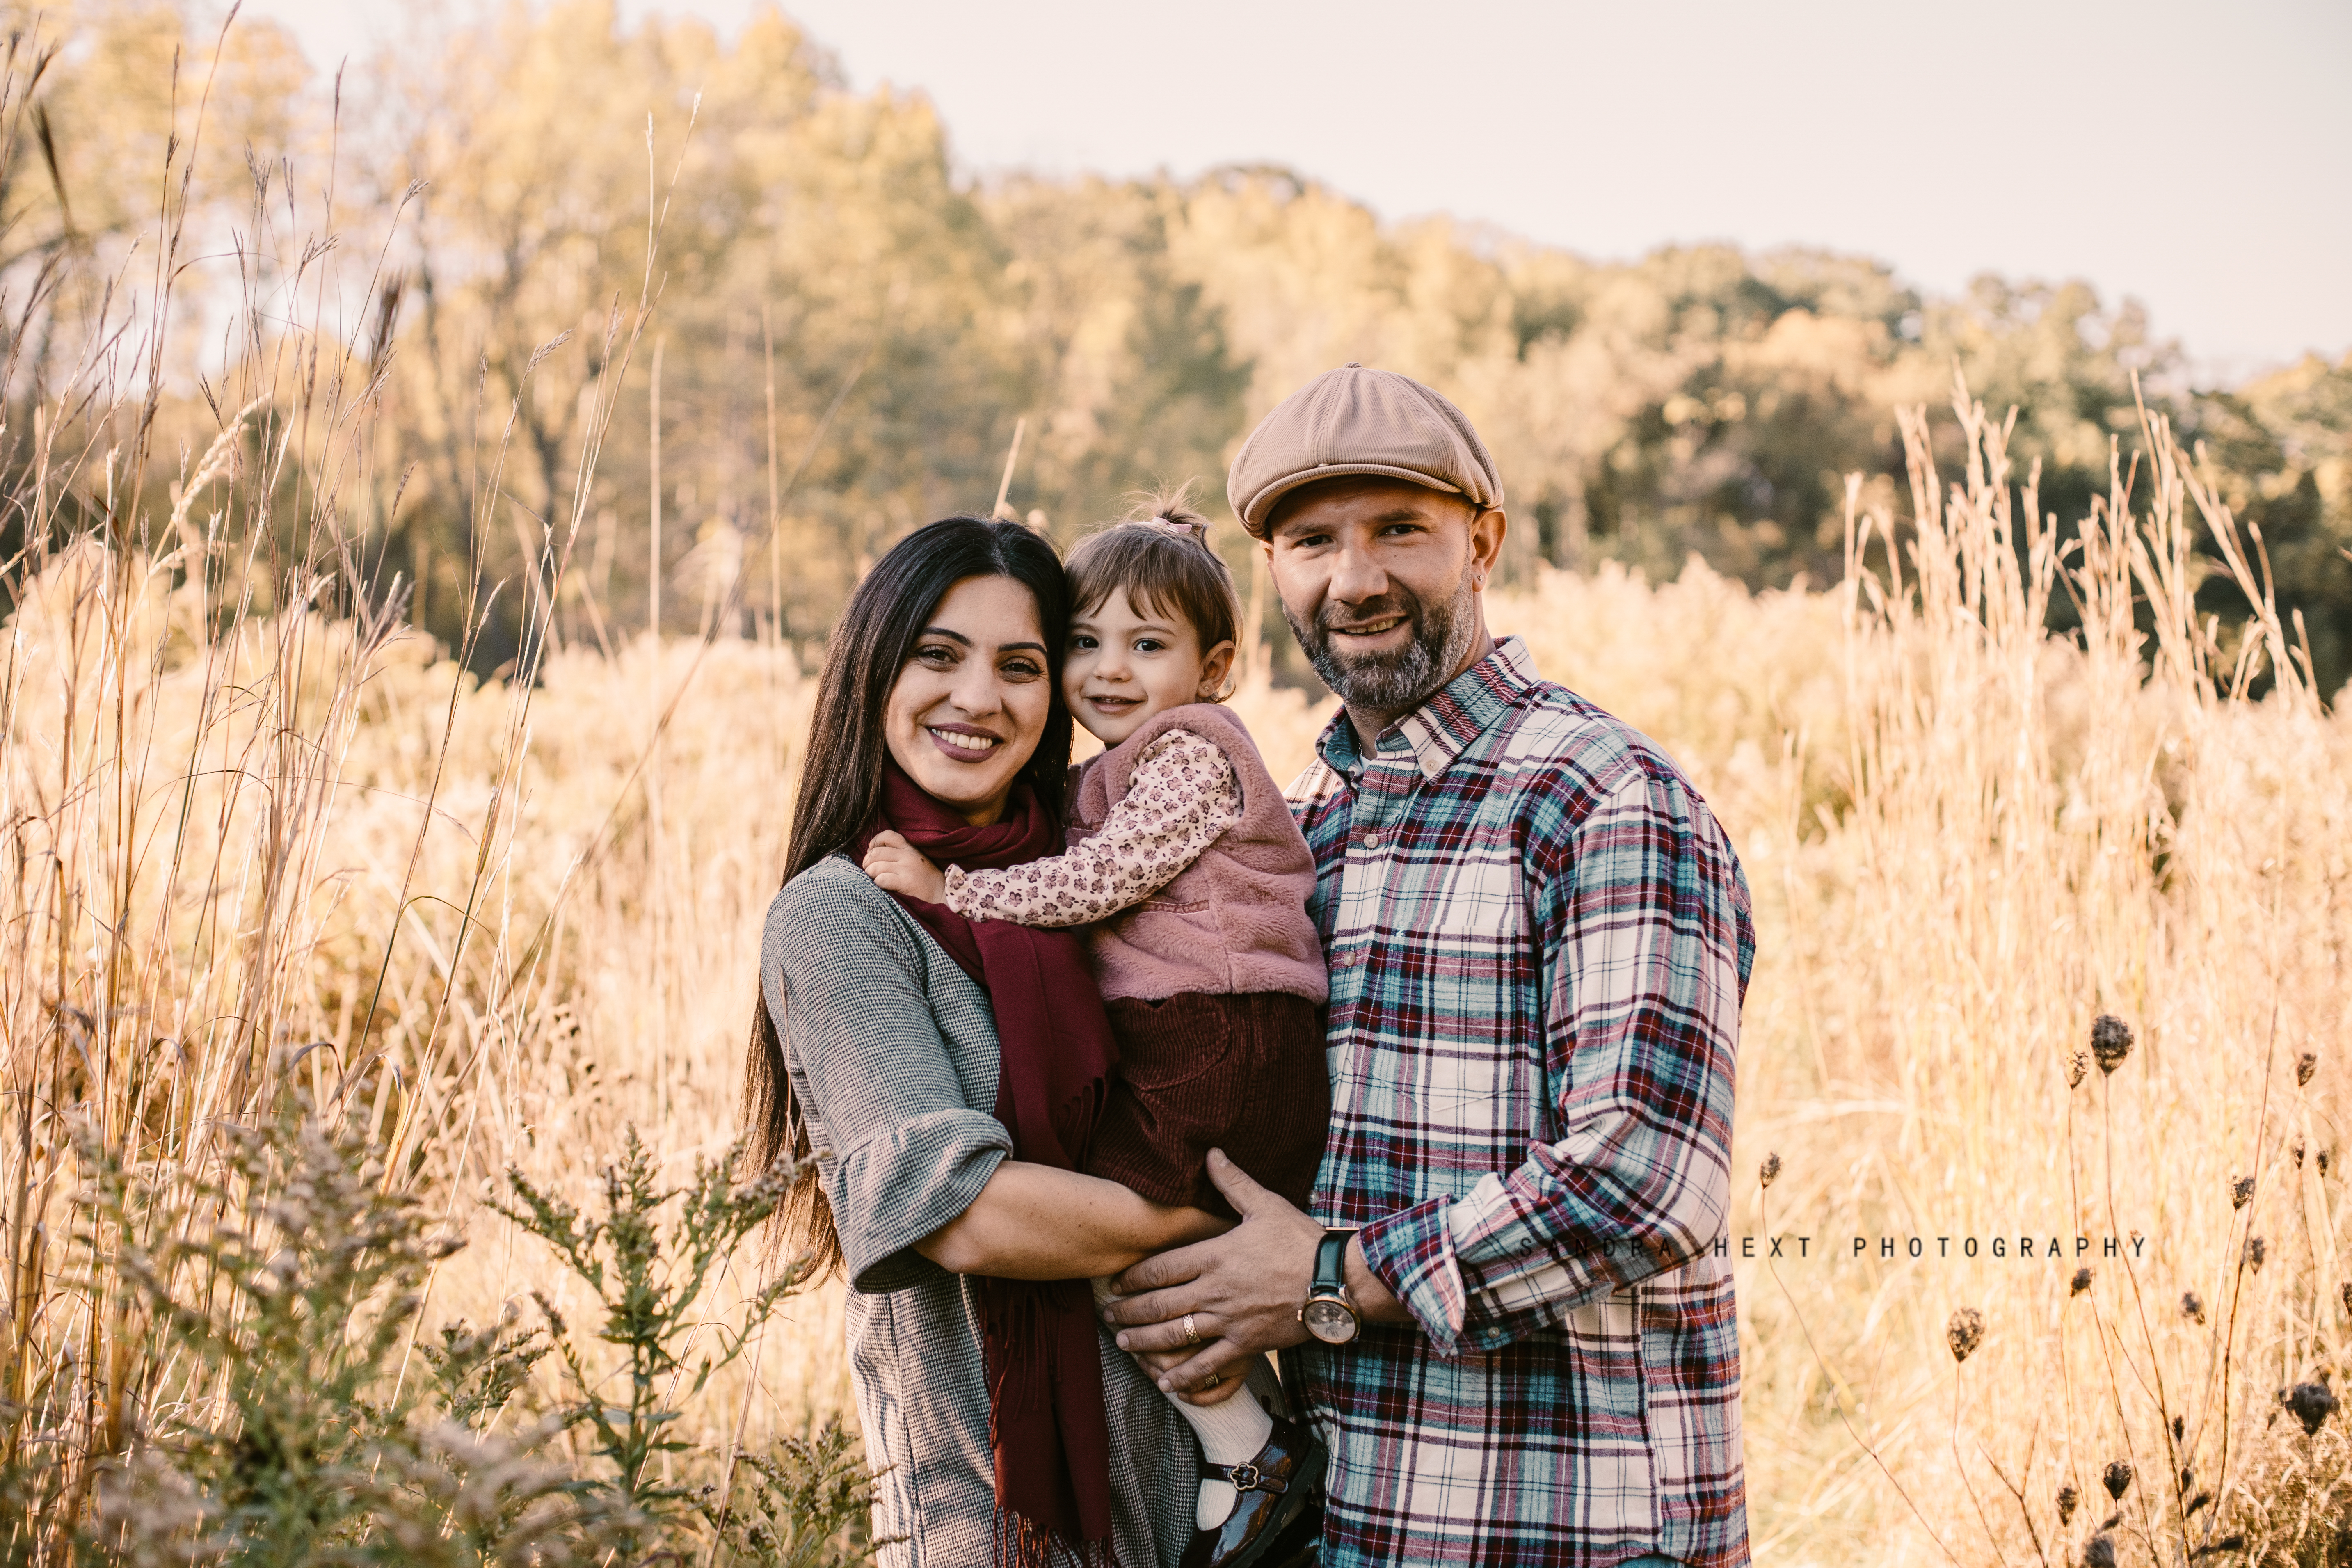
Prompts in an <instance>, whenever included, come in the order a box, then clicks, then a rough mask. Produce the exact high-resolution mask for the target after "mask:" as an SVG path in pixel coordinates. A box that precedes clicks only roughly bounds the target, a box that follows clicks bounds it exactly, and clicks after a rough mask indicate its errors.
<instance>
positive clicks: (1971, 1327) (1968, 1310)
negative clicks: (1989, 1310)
mask: <svg viewBox="0 0 2352 1568" xmlns="http://www.w3.org/2000/svg"><path fill="white" fill-rule="evenodd" d="M1984 1331H1985V1321H1984V1314H1983V1313H1982V1312H1979V1311H1978V1310H1976V1309H1975V1308H1974V1307H1962V1308H1961V1309H1960V1310H1958V1311H1957V1312H1954V1313H1953V1314H1952V1321H1950V1322H1949V1323H1948V1324H1946V1325H1945V1328H1944V1342H1945V1343H1946V1344H1948V1345H1949V1346H1951V1347H1952V1359H1953V1360H1954V1361H1955V1362H1963V1361H1966V1360H1968V1359H1969V1356H1971V1355H1974V1354H1975V1353H1976V1350H1977V1347H1978V1346H1979V1345H1981V1344H1982V1343H1984Z"/></svg>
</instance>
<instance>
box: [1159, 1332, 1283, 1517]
mask: <svg viewBox="0 0 2352 1568" xmlns="http://www.w3.org/2000/svg"><path fill="white" fill-rule="evenodd" d="M1258 1359H1261V1360H1262V1359H1264V1358H1262V1357H1261V1358H1258ZM1176 1414H1178V1415H1181V1416H1182V1417H1184V1419H1185V1420H1186V1421H1187V1422H1189V1423H1191V1425H1192V1436H1195V1437H1198V1438H1199V1439H1200V1440H1201V1452H1202V1455H1203V1456H1205V1457H1206V1458H1207V1459H1208V1461H1209V1463H1211V1464H1213V1465H1238V1464H1241V1463H1242V1462H1243V1461H1244V1460H1247V1459H1255V1458H1257V1456H1258V1451H1259V1450H1260V1449H1262V1448H1264V1447H1265V1442H1266V1439H1267V1438H1269V1437H1271V1436H1274V1417H1273V1416H1271V1415H1267V1414H1266V1413H1265V1405H1260V1404H1259V1403H1258V1402H1257V1395H1256V1394H1252V1393H1251V1392H1250V1391H1249V1390H1248V1389H1247V1388H1244V1389H1243V1390H1242V1391H1241V1392H1240V1393H1239V1394H1234V1396H1233V1397H1232V1398H1231V1399H1228V1400H1226V1401H1225V1402H1224V1403H1223V1405H1187V1404H1185V1403H1184V1402H1183V1401H1182V1400H1181V1399H1179V1400H1177V1401H1176ZM1239 1501H1241V1494H1240V1493H1238V1492H1236V1491H1234V1488H1233V1483H1232V1482H1230V1481H1226V1480H1212V1479H1208V1478H1206V1477H1203V1478H1202V1481H1201V1497H1200V1501H1199V1503H1198V1504H1197V1505H1196V1507H1195V1510H1194V1514H1193V1521H1192V1522H1193V1523H1194V1524H1196V1525H1198V1526H1199V1527H1200V1528H1201V1529H1202V1530H1214V1529H1216V1528H1217V1526H1219V1525H1221V1524H1223V1523H1224V1522H1225V1521H1226V1519H1227V1518H1228V1517H1230V1516H1231V1515H1232V1513H1233V1511H1234V1504H1235V1503H1237V1502H1239Z"/></svg>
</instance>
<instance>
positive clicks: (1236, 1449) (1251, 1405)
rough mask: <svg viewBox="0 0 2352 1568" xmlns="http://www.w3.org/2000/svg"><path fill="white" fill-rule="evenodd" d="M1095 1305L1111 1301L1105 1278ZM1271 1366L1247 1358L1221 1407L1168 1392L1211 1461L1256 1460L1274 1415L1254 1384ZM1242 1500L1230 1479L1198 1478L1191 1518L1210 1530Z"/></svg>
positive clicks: (1270, 1373) (1098, 1287) (1098, 1283)
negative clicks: (1236, 1386)
mask: <svg viewBox="0 0 2352 1568" xmlns="http://www.w3.org/2000/svg"><path fill="white" fill-rule="evenodd" d="M1094 1288H1095V1305H1096V1306H1097V1307H1100V1306H1102V1305H1103V1304H1104V1303H1105V1302H1107V1301H1108V1300H1111V1290H1110V1281H1109V1280H1108V1279H1097V1280H1096V1281H1095V1282H1094ZM1273 1374H1274V1369H1273V1367H1272V1366H1271V1365H1270V1364H1269V1363H1267V1361H1266V1359H1265V1357H1264V1356H1252V1357H1251V1358H1250V1366H1249V1372H1248V1374H1247V1377H1246V1379H1245V1382H1244V1387H1243V1388H1242V1391H1241V1392H1240V1393H1239V1394H1234V1395H1233V1396H1232V1397H1231V1398H1229V1399H1227V1400H1225V1401H1224V1402H1223V1404H1221V1405H1187V1404H1185V1403H1184V1402H1183V1401H1182V1400H1181V1399H1179V1398H1177V1397H1176V1396H1175V1395H1174V1394H1169V1395H1167V1396H1166V1397H1167V1399H1168V1401H1169V1403H1170V1404H1171V1405H1175V1406H1176V1414H1177V1415H1181V1416H1182V1417H1183V1418H1184V1420H1185V1423H1186V1425H1188V1426H1191V1427H1192V1436H1195V1437H1197V1438H1199V1439H1200V1442H1201V1453H1202V1456H1203V1457H1204V1458H1207V1460H1208V1461H1209V1463H1211V1464H1213V1465H1238V1464H1242V1463H1244V1462H1245V1461H1247V1460H1250V1459H1255V1458H1257V1456H1258V1451H1259V1450H1260V1449H1262V1448H1264V1447H1265V1445H1266V1440H1267V1439H1268V1438H1270V1437H1272V1436H1274V1417H1272V1416H1271V1415H1267V1414H1266V1413H1265V1405H1261V1404H1259V1403H1258V1399H1257V1395H1256V1394H1255V1391H1254V1388H1255V1385H1257V1384H1261V1383H1262V1382H1264V1381H1265V1380H1269V1379H1271V1378H1272V1376H1273ZM1239 1501H1241V1494H1240V1493H1238V1492H1236V1491H1234V1488H1233V1483H1232V1482H1231V1481H1226V1480H1212V1479H1205V1478H1204V1479H1202V1482H1201V1495H1200V1499H1199V1501H1198V1502H1197V1503H1196V1504H1195V1505H1194V1509H1193V1520H1192V1522H1193V1523H1194V1525H1195V1526H1197V1527H1198V1528H1200V1529H1202V1530H1214V1529H1216V1528H1217V1526H1219V1525H1221V1524H1223V1523H1224V1522H1225V1521H1226V1520H1227V1519H1229V1518H1231V1517H1232V1515H1233V1511H1234V1504H1235V1503H1237V1502H1239Z"/></svg>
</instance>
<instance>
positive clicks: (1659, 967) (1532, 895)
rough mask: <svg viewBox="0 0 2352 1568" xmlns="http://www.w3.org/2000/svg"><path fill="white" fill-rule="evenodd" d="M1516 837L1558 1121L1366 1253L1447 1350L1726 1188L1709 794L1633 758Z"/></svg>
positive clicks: (1644, 1273)
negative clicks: (1557, 821) (1526, 838)
mask: <svg viewBox="0 0 2352 1568" xmlns="http://www.w3.org/2000/svg"><path fill="white" fill-rule="evenodd" d="M1563 829H1564V830H1563V831H1562V832H1560V833H1559V834H1557V835H1543V836H1539V837H1538V842H1536V843H1533V844H1531V845H1530V846H1529V852H1528V863H1527V870H1528V879H1529V888H1528V895H1529V901H1530V904H1531V906H1532V909H1531V912H1532V914H1533V917H1534V921H1535V925H1536V937H1537V942H1538V952H1537V955H1536V956H1537V962H1538V964H1539V966H1540V967H1541V971H1542V973H1543V974H1544V976H1545V982H1544V1009H1543V1031H1544V1037H1543V1041H1542V1056H1543V1063H1544V1076H1545V1081H1546V1083H1547V1084H1548V1086H1549V1092H1550V1105H1551V1110H1552V1112H1553V1122H1554V1127H1555V1128H1556V1129H1557V1131H1558V1132H1559V1136H1557V1137H1555V1138H1552V1139H1549V1141H1545V1142H1535V1143H1532V1144H1531V1145H1530V1146H1529V1149H1528V1159H1527V1160H1526V1162H1525V1163H1522V1164H1521V1165H1519V1166H1518V1167H1517V1169H1515V1170H1510V1171H1502V1172H1493V1173H1487V1174H1485V1175H1482V1176H1481V1177H1479V1178H1478V1180H1477V1182H1476V1184H1475V1186H1474V1187H1473V1188H1472V1189H1471V1191H1470V1192H1468V1193H1467V1194H1463V1195H1460V1196H1458V1197H1436V1198H1432V1199H1430V1200H1428V1201H1426V1202H1423V1203H1420V1204H1416V1205H1413V1206H1412V1207H1411V1208H1408V1209H1404V1210H1402V1211H1401V1212H1399V1213H1396V1214H1392V1215H1386V1216H1383V1217H1382V1218H1381V1220H1379V1221H1377V1222H1376V1223H1374V1224H1373V1225H1371V1226H1368V1227H1366V1229H1365V1230H1364V1232H1363V1235H1362V1243H1363V1247H1364V1253H1365V1258H1366V1262H1367V1263H1368V1264H1369V1266H1370V1268H1371V1270H1372V1272H1373V1273H1374V1274H1375V1275H1376V1276H1378V1277H1379V1279H1381V1282H1382V1283H1383V1284H1385V1285H1386V1286H1388V1288H1389V1289H1391V1291H1393V1292H1394V1293H1395V1294H1396V1296H1397V1297H1398V1298H1399V1299H1400V1300H1402V1302H1403V1303H1404V1304H1405V1306H1406V1307H1407V1308H1408V1309H1409V1310H1411V1311H1412V1314H1413V1316H1414V1318H1415V1319H1416V1320H1417V1321H1419V1322H1420V1324H1421V1325H1422V1327H1423V1330H1424V1331H1426V1332H1427V1333H1428V1335H1429V1337H1430V1339H1431V1341H1432V1342H1433V1346H1434V1348H1436V1349H1437V1350H1438V1351H1440V1352H1443V1353H1447V1354H1457V1353H1462V1352H1486V1351H1492V1350H1495V1349H1497V1348H1499V1347H1501V1346H1503V1345H1507V1344H1509V1343H1511V1342H1514V1341H1516V1340H1517V1339H1519V1338H1521V1337H1522V1336H1524V1335H1525V1334H1527V1333H1528V1332H1530V1331H1535V1330H1538V1329H1543V1328H1549V1327H1553V1326H1556V1325H1557V1324H1558V1323H1559V1321H1560V1320H1561V1319H1562V1318H1563V1317H1564V1316H1565V1314H1566V1313H1567V1312H1568V1311H1569V1310H1571V1309H1573V1308H1575V1307H1578V1306H1580V1305H1582V1304H1584V1303H1585V1302H1587V1301H1591V1300H1595V1299H1597V1298H1599V1297H1601V1296H1605V1295H1608V1294H1610V1293H1611V1292H1612V1291H1614V1290H1616V1289H1619V1288H1621V1287H1623V1286H1626V1285H1631V1284H1633V1283H1635V1282H1637V1281H1639V1280H1642V1279H1647V1278H1649V1277H1650V1276H1652V1275H1654V1274H1658V1273H1661V1272H1663V1271H1664V1270H1666V1269H1670V1268H1680V1267H1682V1266H1683V1265H1685V1264H1686V1263H1689V1262H1691V1261H1692V1260H1694V1259H1696V1258H1698V1257H1699V1256H1701V1254H1702V1253H1703V1252H1705V1251H1706V1249H1707V1248H1709V1247H1712V1246H1714V1244H1715V1241H1716V1238H1717V1236H1719V1235H1720V1234H1721V1232H1722V1229H1723V1225H1724V1221H1725V1218H1726V1216H1727V1212H1728V1206H1729V1200H1730V1155H1731V1120H1732V1093H1733V1089H1734V1087H1735V1075H1734V1056H1735V1052H1736V1049H1737V1046H1738V1034H1739V1007H1740V1003H1741V1001H1742V999H1743V998H1744V996H1745V994H1746V991H1747V984H1748V970H1749V967H1750V965H1751V963H1753V959H1754V953H1755V932H1754V927H1753V924H1752V922H1751V919H1750V914H1749V908H1748V885H1747V881H1746V879H1745V877H1744V876H1743V874H1742V873H1741V871H1740V868H1739V863H1738V858H1736V857H1735V856H1734V855H1733V854H1732V852H1731V847H1730V844H1729V842H1728V841H1727V839H1726V838H1725V837H1724V835H1723V832H1722V830H1721V828H1720V827H1719V826H1717V822H1716V820H1715V817H1714V815H1713V813H1712V812H1711V811H1710V810H1709V809H1708V808H1707V806H1706V803H1705V802H1704V801H1703V800H1700V799H1699V798H1698V797H1697V796H1696V795H1694V794H1693V793H1692V792H1690V791H1689V789H1688V788H1687V787H1686V786H1685V785H1684V784H1682V783H1681V781H1680V780H1679V779H1678V778H1675V777H1674V776H1672V775H1670V774H1663V773H1660V772H1657V771H1654V770H1651V769H1646V768H1641V767H1638V766H1637V767H1635V768H1634V769H1633V772H1632V773H1631V776H1628V777H1625V778H1623V779H1622V781H1620V782H1617V783H1615V784H1614V786H1613V787H1612V788H1611V789H1609V790H1608V791H1607V792H1606V793H1604V794H1601V795H1600V796H1599V798H1598V799H1597V800H1594V801H1592V802H1591V803H1590V809H1589V810H1586V811H1584V812H1582V813H1581V814H1580V816H1579V815H1577V814H1570V815H1569V817H1568V819H1567V821H1566V822H1565V823H1564V824H1563Z"/></svg>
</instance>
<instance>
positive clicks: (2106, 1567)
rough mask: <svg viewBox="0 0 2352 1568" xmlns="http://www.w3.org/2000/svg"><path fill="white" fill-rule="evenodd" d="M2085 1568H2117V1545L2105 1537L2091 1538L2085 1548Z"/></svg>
mask: <svg viewBox="0 0 2352 1568" xmlns="http://www.w3.org/2000/svg"><path fill="white" fill-rule="evenodd" d="M2083 1568H2116V1543H2115V1542H2114V1541H2113V1540H2112V1539H2110V1538H2109V1537H2107V1536H2105V1535H2095V1536H2093V1537H2091V1539H2090V1540H2089V1542H2086V1543H2085V1544H2084V1547H2083Z"/></svg>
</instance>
